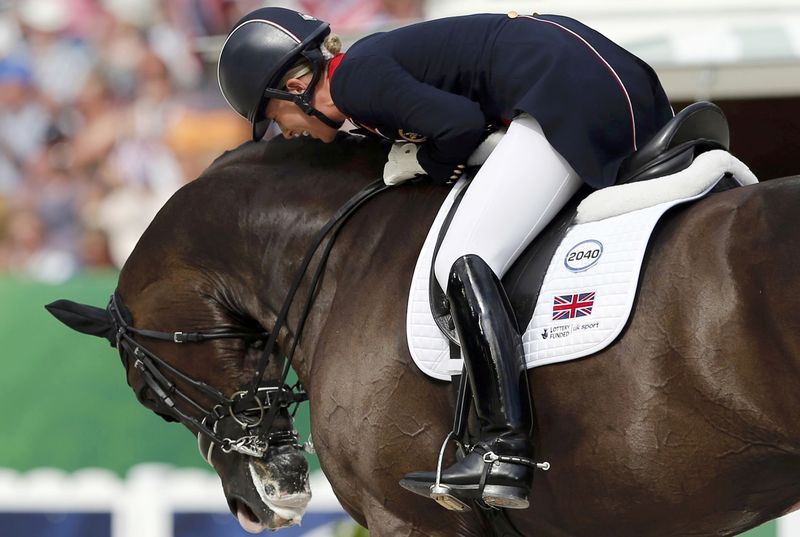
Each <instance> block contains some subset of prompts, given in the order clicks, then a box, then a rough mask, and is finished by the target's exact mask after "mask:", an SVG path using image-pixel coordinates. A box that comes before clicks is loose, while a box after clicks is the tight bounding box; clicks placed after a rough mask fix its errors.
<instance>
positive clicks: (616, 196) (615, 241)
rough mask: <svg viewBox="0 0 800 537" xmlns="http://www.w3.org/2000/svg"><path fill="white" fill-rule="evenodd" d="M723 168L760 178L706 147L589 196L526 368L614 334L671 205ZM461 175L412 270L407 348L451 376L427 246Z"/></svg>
mask: <svg viewBox="0 0 800 537" xmlns="http://www.w3.org/2000/svg"><path fill="white" fill-rule="evenodd" d="M725 173H731V174H733V176H734V178H735V179H736V180H737V182H739V184H742V185H747V184H753V183H756V182H758V180H757V179H756V178H755V176H754V175H753V174H752V172H751V171H750V170H749V169H748V168H747V166H745V165H744V164H743V163H742V162H741V161H739V160H738V159H736V158H735V157H733V156H732V155H730V154H729V153H727V152H726V151H709V152H707V153H703V154H702V155H700V156H698V157H697V158H696V159H695V161H694V162H693V163H692V165H691V166H690V167H689V168H687V169H686V170H683V171H681V172H678V173H676V174H674V175H670V176H666V177H661V178H658V179H653V180H650V181H645V182H642V183H632V184H628V185H620V186H614V187H609V188H606V189H603V190H599V191H597V192H594V193H592V194H591V195H590V196H588V197H587V198H586V199H585V200H584V201H583V202H582V203H581V204H580V205H579V207H578V216H577V217H576V220H575V222H576V223H574V224H573V225H572V226H570V228H569V229H568V230H567V232H566V235H565V236H564V239H563V240H562V242H561V244H560V246H559V247H558V249H557V250H556V253H555V255H554V256H553V258H552V260H551V262H550V266H549V268H548V270H547V275H546V276H545V278H544V282H543V284H542V288H541V291H540V293H539V298H538V301H537V303H536V307H535V309H534V313H533V317H532V318H531V321H530V323H529V324H528V326H527V328H526V329H525V331H524V333H523V336H522V341H523V344H524V348H525V359H526V362H527V366H528V368H532V367H537V366H541V365H546V364H553V363H557V362H564V361H567V360H574V359H576V358H581V357H583V356H587V355H589V354H592V353H595V352H598V351H600V350H602V349H603V348H605V347H606V346H608V345H609V344H610V343H611V342H612V341H614V339H615V338H616V337H617V336H618V335H619V334H620V332H621V331H622V329H623V327H624V326H625V323H626V322H627V320H628V317H629V315H630V312H631V307H632V305H633V300H634V298H635V296H636V287H637V283H638V281H639V271H640V269H641V266H642V260H643V259H644V253H645V249H646V248H647V243H648V241H649V239H650V234H651V233H652V231H653V228H654V227H655V225H656V223H658V220H659V219H660V218H661V216H662V215H663V214H664V213H665V212H666V211H667V209H669V208H670V207H673V206H675V205H678V204H680V203H685V202H688V201H691V200H695V199H698V198H701V197H703V196H704V195H706V194H707V193H708V192H709V191H710V190H711V189H712V188H713V187H714V186H715V185H716V184H717V183H718V182H719V180H720V179H721V178H722V177H723V175H724V174H725ZM465 186H466V181H465V180H463V179H462V180H461V181H459V182H458V183H456V185H454V187H453V189H452V191H451V192H450V194H449V195H448V196H447V198H446V199H445V201H444V203H443V204H442V207H441V209H440V210H439V213H438V215H437V216H436V219H435V220H434V222H433V225H432V226H431V230H430V232H429V233H428V237H427V239H426V240H425V243H424V244H423V247H422V251H421V252H420V257H419V259H418V261H417V265H416V268H415V270H414V276H413V279H412V284H411V292H410V294H409V303H408V314H407V336H408V346H409V350H410V351H411V355H412V357H413V358H414V362H415V363H416V364H417V366H418V367H419V368H420V369H421V370H422V371H423V372H424V373H425V374H427V375H429V376H431V377H434V378H437V379H441V380H450V377H451V376H452V375H458V374H460V373H461V369H462V360H460V359H458V360H451V359H450V351H449V345H448V340H447V338H446V337H445V336H444V335H443V334H442V333H441V331H440V330H439V328H438V326H437V325H436V322H435V321H434V320H433V315H432V314H431V310H430V304H429V293H428V283H429V278H430V271H431V263H432V257H433V250H434V247H435V244H436V238H437V236H438V233H439V230H440V229H441V226H442V222H443V221H444V219H445V217H446V216H447V213H448V211H449V210H450V207H451V206H452V204H453V200H454V199H455V197H456V195H457V194H458V192H460V191H461V189H463V188H464V187H465Z"/></svg>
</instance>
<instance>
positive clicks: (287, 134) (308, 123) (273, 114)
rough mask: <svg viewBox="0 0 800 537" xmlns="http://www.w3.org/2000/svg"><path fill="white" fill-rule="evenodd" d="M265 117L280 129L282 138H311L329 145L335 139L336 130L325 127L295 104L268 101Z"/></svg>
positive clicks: (276, 100)
mask: <svg viewBox="0 0 800 537" xmlns="http://www.w3.org/2000/svg"><path fill="white" fill-rule="evenodd" d="M266 115H267V117H268V118H269V119H272V120H274V121H275V123H277V124H278V127H280V129H281V132H282V133H283V137H284V138H287V139H288V138H297V137H299V136H311V137H313V138H317V139H318V140H322V141H323V142H325V143H330V142H332V141H333V140H334V138H336V132H337V130H336V129H334V128H332V127H329V126H327V125H326V124H324V123H323V122H322V121H320V120H319V119H317V118H315V117H314V116H309V115H308V114H306V113H305V112H303V111H302V110H301V109H300V107H299V106H297V105H296V104H294V103H292V102H289V101H283V100H280V99H270V101H269V103H268V104H267V110H266Z"/></svg>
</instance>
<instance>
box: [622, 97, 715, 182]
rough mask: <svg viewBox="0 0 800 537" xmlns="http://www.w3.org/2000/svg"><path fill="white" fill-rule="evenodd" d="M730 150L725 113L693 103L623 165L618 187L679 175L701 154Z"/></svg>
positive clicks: (702, 104)
mask: <svg viewBox="0 0 800 537" xmlns="http://www.w3.org/2000/svg"><path fill="white" fill-rule="evenodd" d="M729 147H730V133H729V130H728V120H727V119H725V114H723V113H722V110H720V108H719V107H718V106H717V105H715V104H714V103H710V102H708V101H700V102H697V103H694V104H690V105H689V106H687V107H686V108H684V109H683V110H681V111H680V112H678V113H677V114H676V115H675V117H674V118H672V119H671V120H670V121H669V123H667V124H666V125H664V127H662V128H661V130H660V131H658V132H657V133H656V135H655V136H653V138H652V139H651V140H650V141H649V142H647V144H645V145H644V146H643V147H641V148H640V149H639V150H638V151H636V152H635V153H633V154H632V155H631V156H629V157H628V158H626V159H625V160H624V161H623V162H622V165H621V166H620V169H619V173H618V174H617V184H618V185H619V184H624V183H633V182H635V181H645V180H647V179H655V178H656V177H663V176H665V175H670V174H673V173H677V172H679V171H681V170H683V169H686V168H688V167H689V165H690V164H691V163H692V161H693V160H694V159H695V157H696V156H697V155H699V154H700V153H704V152H706V151H710V150H712V149H724V150H725V151H727V150H728V149H729Z"/></svg>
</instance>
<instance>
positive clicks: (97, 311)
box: [45, 300, 117, 345]
mask: <svg viewBox="0 0 800 537" xmlns="http://www.w3.org/2000/svg"><path fill="white" fill-rule="evenodd" d="M45 309H46V310H47V311H49V312H50V314H51V315H52V316H53V317H55V318H56V319H58V320H59V321H61V322H62V323H64V324H65V325H67V326H69V327H70V328H72V329H73V330H77V331H78V332H81V333H83V334H89V335H90V336H97V337H104V338H106V339H108V340H109V341H110V342H111V344H112V345H114V344H115V342H116V339H115V337H116V331H117V329H116V323H115V322H114V319H113V318H112V316H111V315H110V314H109V313H108V311H106V310H104V309H101V308H96V307H94V306H88V305H86V304H78V303H77V302H72V301H71V300H56V301H55V302H52V303H50V304H48V305H46V306H45Z"/></svg>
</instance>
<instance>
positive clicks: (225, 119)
mask: <svg viewBox="0 0 800 537" xmlns="http://www.w3.org/2000/svg"><path fill="white" fill-rule="evenodd" d="M422 1H423V0H342V1H340V2H338V1H337V2H324V1H321V0H279V1H274V2H264V1H261V0H236V1H234V0H168V1H167V0H0V275H2V274H8V273H11V274H18V275H25V276H28V277H34V278H39V279H43V280H46V281H61V280H63V279H66V278H68V277H70V276H71V275H73V274H75V273H77V272H78V271H79V270H81V269H97V268H100V269H102V268H108V267H110V266H116V267H120V266H121V265H122V264H123V263H124V261H125V259H126V258H127V256H128V255H129V253H130V251H131V250H132V248H133V246H134V245H135V243H136V241H137V240H138V238H139V236H140V235H141V233H142V232H143V231H144V229H145V228H146V226H147V225H148V224H149V222H150V220H151V219H152V217H153V216H154V215H155V213H156V212H157V211H158V209H159V208H160V207H161V206H162V204H163V203H164V202H165V201H166V200H167V199H168V198H169V196H171V195H172V193H173V192H174V191H175V190H176V189H177V188H179V187H180V186H181V185H182V184H184V183H185V182H187V181H190V180H192V179H193V178H195V177H197V176H198V175H199V174H200V173H201V172H202V170H203V169H204V168H205V167H206V166H208V164H210V163H211V161H212V160H213V159H214V158H216V157H217V156H218V155H219V154H220V153H222V151H224V150H226V149H230V148H231V147H235V146H236V145H238V144H240V143H241V142H243V141H245V140H247V139H248V138H249V132H250V128H249V126H248V124H247V123H246V122H245V121H243V120H242V119H240V118H239V117H238V116H237V115H236V114H234V113H232V112H231V111H230V110H229V109H228V108H227V105H226V104H225V102H224V100H223V99H222V97H221V96H220V95H219V89H218V87H217V82H216V78H215V75H216V55H215V53H214V50H215V49H214V47H213V46H212V45H211V44H212V43H216V42H218V40H219V39H221V38H222V37H224V35H225V34H226V33H227V32H228V31H229V30H230V28H231V27H232V25H233V24H234V23H235V22H236V21H237V20H238V19H239V18H240V17H241V16H242V15H244V14H245V13H247V12H249V11H252V10H253V9H256V8H258V7H261V6H262V5H286V6H287V7H294V8H296V9H299V10H303V11H306V12H308V13H311V14H313V15H315V16H317V17H319V18H322V19H325V20H327V21H329V22H330V23H331V25H332V26H333V28H334V30H335V31H337V32H342V33H352V32H361V33H366V32H368V31H372V30H375V29H378V28H380V27H382V26H386V25H391V24H392V23H394V24H395V25H396V24H397V23H398V21H399V22H408V21H409V20H412V19H417V18H420V17H421V14H422ZM215 37H216V40H217V41H215ZM203 53H205V56H203V55H202V54H203Z"/></svg>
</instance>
